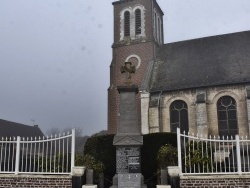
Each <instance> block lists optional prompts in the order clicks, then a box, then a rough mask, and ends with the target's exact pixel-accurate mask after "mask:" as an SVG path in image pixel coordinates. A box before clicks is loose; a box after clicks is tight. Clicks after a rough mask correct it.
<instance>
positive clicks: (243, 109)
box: [108, 0, 250, 136]
mask: <svg viewBox="0 0 250 188" xmlns="http://www.w3.org/2000/svg"><path fill="white" fill-rule="evenodd" d="M113 7H114V43H113V45H112V48H113V54H112V62H111V64H110V86H109V88H108V133H110V134H115V133H116V131H117V127H118V124H119V100H120V99H119V93H118V91H117V87H119V86H122V85H124V83H126V79H127V78H126V74H122V73H121V71H120V70H121V67H122V66H124V65H125V62H130V63H131V66H133V67H134V69H135V71H134V73H133V74H131V84H133V85H136V86H138V88H139V92H138V94H137V97H136V101H137V104H136V106H137V111H138V120H139V121H138V122H139V123H138V126H139V128H140V130H141V132H142V134H148V133H155V132H176V129H177V127H179V128H180V129H181V131H182V132H183V131H185V132H186V133H187V132H192V133H200V134H203V135H204V136H208V135H218V136H235V135H236V134H239V135H250V31H244V32H238V33H231V34H225V35H217V36H210V37H205V38H198V39H192V40H186V41H181V42H174V43H169V44H164V43H163V41H164V38H163V37H164V36H163V29H164V28H163V15H164V14H163V12H162V10H161V8H160V7H159V5H158V3H157V2H156V0H120V1H116V2H113Z"/></svg>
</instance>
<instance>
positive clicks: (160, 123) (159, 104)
mask: <svg viewBox="0 0 250 188" xmlns="http://www.w3.org/2000/svg"><path fill="white" fill-rule="evenodd" d="M161 96H162V91H161V92H160V94H159V96H158V102H157V105H158V113H159V114H158V118H159V119H158V121H159V132H162V131H163V128H162V121H161V120H162V115H161Z"/></svg>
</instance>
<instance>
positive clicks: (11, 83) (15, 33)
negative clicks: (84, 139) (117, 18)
mask: <svg viewBox="0 0 250 188" xmlns="http://www.w3.org/2000/svg"><path fill="white" fill-rule="evenodd" d="M112 2H113V1H111V0H0V119H5V120H10V121H15V122H19V123H24V124H28V125H32V124H33V122H32V121H31V120H32V119H34V120H35V123H36V124H38V125H39V126H40V128H41V129H42V130H43V131H44V132H45V131H46V130H48V129H49V128H51V127H59V128H60V129H64V128H66V127H74V126H78V127H82V129H83V133H84V134H92V133H95V132H98V131H100V130H103V129H106V126H107V88H108V85H109V84H108V83H109V65H110V62H111V55H112V49H111V45H112V42H113V6H112V4H111V3H112ZM158 3H159V4H160V6H161V7H162V10H163V12H164V13H165V16H164V30H165V32H164V35H165V36H164V37H165V43H169V42H174V41H180V40H187V39H191V38H198V37H204V36H210V35H218V34H224V33H232V32H237V31H244V30H250V21H249V20H250V1H249V0H158Z"/></svg>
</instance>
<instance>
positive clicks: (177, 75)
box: [150, 31, 250, 92]
mask: <svg viewBox="0 0 250 188" xmlns="http://www.w3.org/2000/svg"><path fill="white" fill-rule="evenodd" d="M152 71H153V72H152V77H151V84H150V91H151V92H156V91H171V90H179V89H190V88H198V87H207V86H218V85H230V84H238V83H247V82H250V31H245V32H239V33H233V34H226V35H218V36H212V37H205V38H200V39H194V40H187V41H182V42H175V43H170V44H165V45H163V46H162V47H161V48H160V49H159V51H158V55H157V62H156V63H155V66H154V68H153V70H152Z"/></svg>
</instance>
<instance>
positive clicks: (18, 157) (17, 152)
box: [15, 136, 21, 175]
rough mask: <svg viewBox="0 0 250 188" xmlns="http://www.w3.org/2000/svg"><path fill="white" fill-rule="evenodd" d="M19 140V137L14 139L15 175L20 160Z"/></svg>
mask: <svg viewBox="0 0 250 188" xmlns="http://www.w3.org/2000/svg"><path fill="white" fill-rule="evenodd" d="M20 141H21V137H20V136H18V137H17V141H16V163H15V174H16V175H17V174H18V172H19V162H20Z"/></svg>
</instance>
